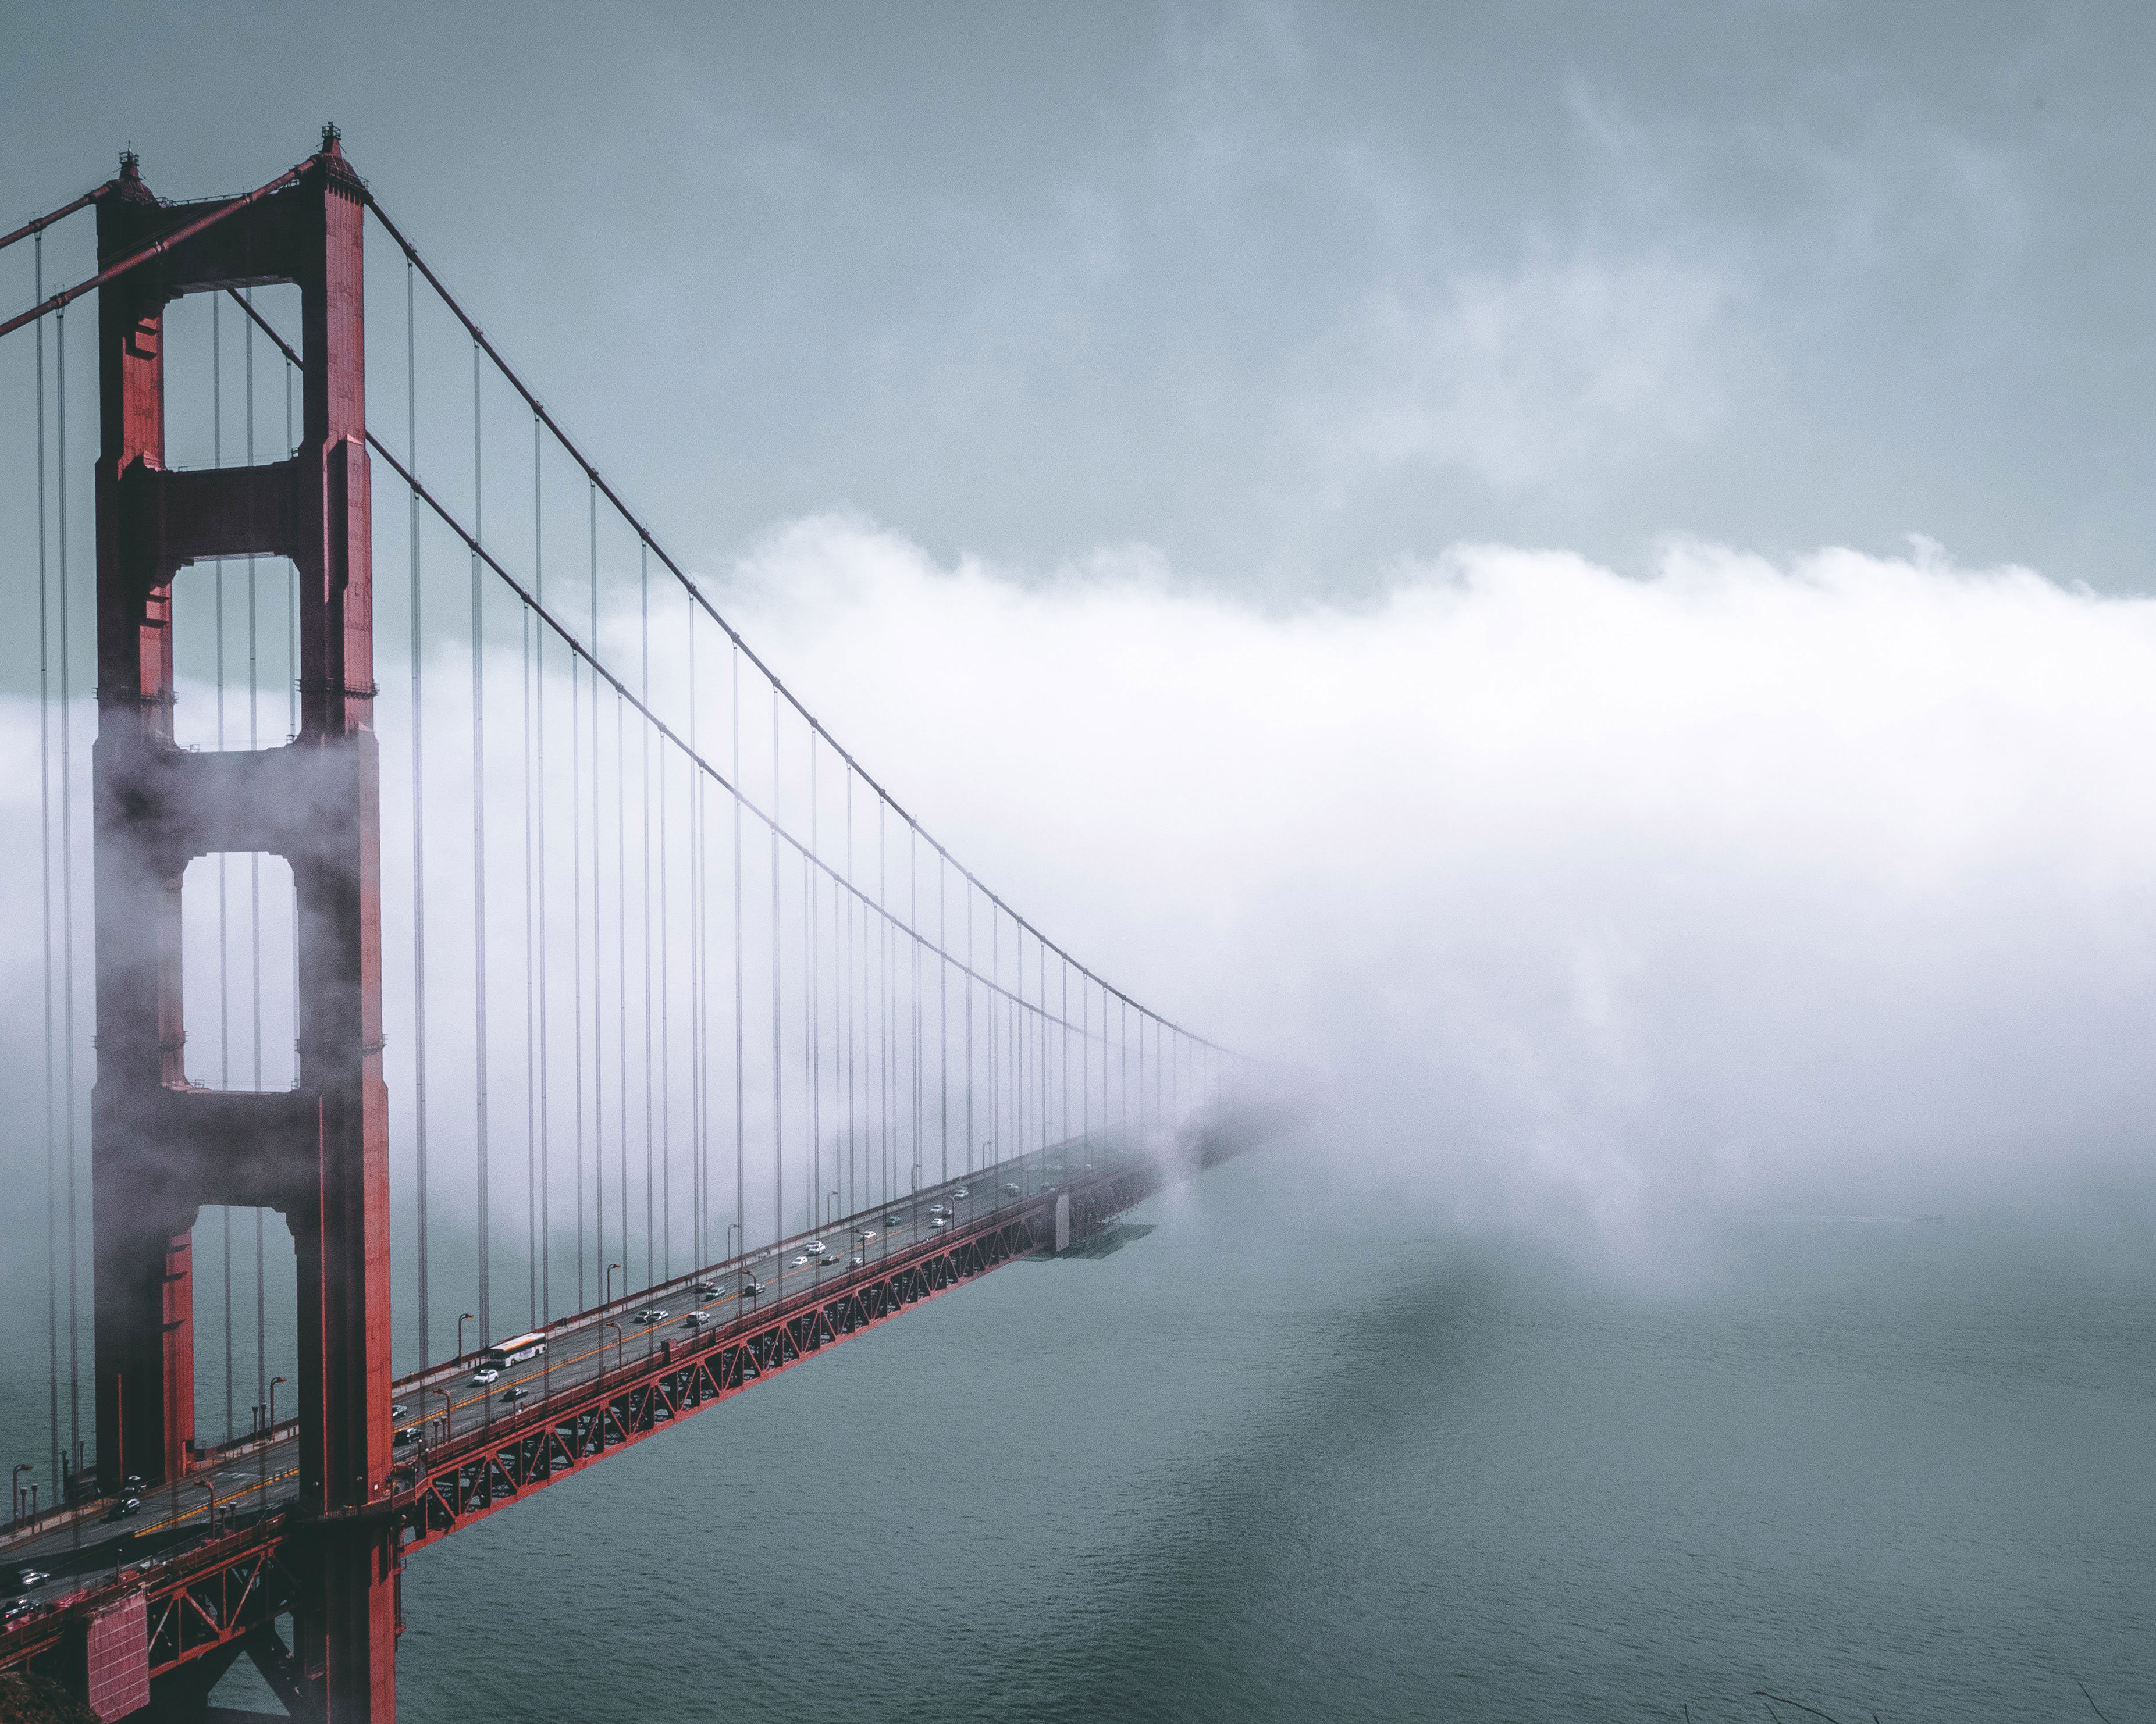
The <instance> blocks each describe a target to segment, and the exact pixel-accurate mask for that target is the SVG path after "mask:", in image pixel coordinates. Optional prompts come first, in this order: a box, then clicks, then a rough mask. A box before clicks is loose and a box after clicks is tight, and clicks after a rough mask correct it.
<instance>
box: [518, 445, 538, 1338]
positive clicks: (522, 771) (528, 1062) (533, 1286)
mask: <svg viewBox="0 0 2156 1724" xmlns="http://www.w3.org/2000/svg"><path fill="white" fill-rule="evenodd" d="M533 429H534V430H535V431H536V429H537V423H536V420H535V421H534V423H533ZM516 623H517V632H518V635H519V639H518V642H517V644H518V647H519V648H520V649H521V653H520V659H521V662H520V664H519V669H520V670H521V673H522V684H521V700H522V702H523V711H522V712H521V714H520V716H521V719H522V722H521V724H519V725H518V726H517V731H518V733H519V734H518V741H519V749H518V757H517V766H518V768H519V772H518V777H519V778H520V779H521V786H520V788H521V790H522V791H523V799H524V1274H525V1282H526V1294H525V1296H526V1306H527V1309H528V1310H529V1312H530V1317H529V1320H528V1321H527V1323H526V1327H528V1328H532V1329H536V1328H537V1327H538V1326H539V1001H538V983H539V966H538V953H537V952H536V950H535V949H534V947H533V922H532V911H533V908H534V906H533V904H532V901H531V899H532V892H531V865H532V861H533V857H532V854H531V728H532V717H531V606H529V605H519V606H518V607H517V615H516Z"/></svg>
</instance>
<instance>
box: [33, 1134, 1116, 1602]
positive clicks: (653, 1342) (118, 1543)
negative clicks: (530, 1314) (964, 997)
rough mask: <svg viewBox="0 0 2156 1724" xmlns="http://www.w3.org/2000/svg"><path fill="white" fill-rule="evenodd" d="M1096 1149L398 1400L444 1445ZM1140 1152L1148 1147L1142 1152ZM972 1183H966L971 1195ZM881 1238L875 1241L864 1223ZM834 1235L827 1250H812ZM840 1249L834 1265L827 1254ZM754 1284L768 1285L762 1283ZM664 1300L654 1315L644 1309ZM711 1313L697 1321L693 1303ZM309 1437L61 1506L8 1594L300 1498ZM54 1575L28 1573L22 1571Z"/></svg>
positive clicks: (562, 1326)
mask: <svg viewBox="0 0 2156 1724" xmlns="http://www.w3.org/2000/svg"><path fill="white" fill-rule="evenodd" d="M1092 1158H1097V1159H1098V1160H1099V1161H1100V1162H1101V1165H1102V1166H1103V1167H1105V1166H1106V1165H1107V1164H1108V1163H1109V1162H1111V1161H1113V1160H1117V1159H1121V1158H1122V1157H1118V1156H1117V1155H1116V1153H1115V1152H1111V1151H1110V1150H1108V1149H1106V1148H1105V1147H1102V1146H1100V1145H1097V1144H1096V1145H1094V1146H1092V1147H1090V1148H1089V1147H1087V1146H1086V1145H1085V1144H1083V1143H1081V1142H1073V1143H1069V1144H1062V1145H1056V1146H1053V1147H1051V1148H1050V1150H1049V1151H1048V1152H1046V1153H1045V1155H1034V1156H1031V1157H1027V1158H1026V1159H1025V1160H1024V1162H1022V1163H1021V1162H1003V1163H998V1164H997V1165H995V1166H993V1167H989V1168H988V1169H986V1170H984V1171H983V1172H978V1173H975V1174H970V1175H962V1176H960V1177H959V1178H954V1179H951V1180H947V1181H945V1182H943V1183H941V1184H937V1185H933V1186H927V1187H923V1188H921V1189H920V1190H918V1191H916V1192H911V1193H906V1194H905V1195H904V1196H902V1197H901V1198H898V1199H897V1200H896V1201H895V1202H893V1203H886V1204H880V1205H878V1206H877V1207H876V1208H873V1209H866V1210H862V1211H860V1212H858V1213H855V1214H853V1215H850V1216H846V1217H844V1218H842V1219H839V1220H838V1221H836V1222H834V1223H833V1224H831V1226H830V1227H829V1229H827V1230H825V1231H824V1232H822V1233H820V1234H819V1233H814V1232H806V1233H800V1234H793V1236H791V1237H790V1238H788V1239H782V1240H779V1241H778V1242H777V1243H775V1244H769V1245H766V1246H763V1247H762V1248H760V1249H757V1250H756V1251H754V1252H752V1253H749V1254H747V1255H744V1256H738V1257H733V1258H729V1259H726V1260H724V1261H722V1262H721V1263H718V1264H715V1265H709V1266H707V1267H706V1268H704V1269H701V1270H694V1271H691V1272H689V1273H686V1274H684V1275H678V1276H675V1277H674V1278H673V1279H671V1280H666V1281H664V1282H661V1283H660V1285H657V1286H654V1287H647V1288H644V1289H642V1290H639V1291H636V1292H634V1293H630V1294H624V1296H622V1297H620V1298H619V1299H616V1300H613V1301H610V1302H609V1303H607V1304H604V1305H601V1306H594V1307H593V1308H592V1309H591V1310H588V1311H580V1312H578V1313H577V1314H576V1315H574V1316H569V1317H564V1318H561V1319H557V1321H555V1322H553V1323H552V1324H550V1325H548V1326H547V1351H546V1352H545V1354H544V1355H543V1356H542V1357H539V1358H536V1359H532V1360H529V1361H526V1362H524V1363H521V1364H516V1365H511V1366H507V1367H503V1368H502V1369H501V1370H500V1373H499V1374H498V1375H497V1376H495V1378H494V1379H493V1380H492V1381H481V1380H480V1363H481V1359H482V1357H483V1354H484V1352H485V1349H483V1348H482V1349H480V1350H479V1351H478V1352H474V1353H471V1354H466V1355H465V1356H463V1357H459V1358H458V1359H454V1360H450V1361H447V1362H443V1363H440V1364H437V1365H434V1366H430V1367H428V1368H426V1369H424V1370H423V1371H418V1372H415V1373H413V1374H412V1375H410V1376H408V1377H405V1378H399V1379H398V1382H397V1383H396V1385H395V1387H394V1389H393V1395H392V1402H393V1405H394V1406H396V1407H398V1408H401V1409H403V1410H402V1411H401V1412H400V1413H399V1414H398V1415H397V1417H396V1419H395V1424H396V1426H397V1428H398V1429H399V1430H405V1429H418V1430H419V1431H421V1432H422V1433H423V1441H424V1444H425V1446H426V1447H427V1448H429V1449H441V1448H443V1447H445V1446H447V1445H449V1444H452V1443H454V1442H455V1441H456V1440H458V1439H461V1438H465V1437H469V1436H470V1435H471V1434H473V1433H474V1432H475V1431H478V1430H480V1429H484V1428H485V1427H487V1426H489V1425H490V1424H495V1423H496V1422H497V1421H504V1420H506V1419H511V1418H514V1417H516V1416H519V1415H521V1414H526V1413H528V1412H530V1411H531V1410H532V1409H533V1408H536V1407H539V1406H543V1405H544V1404H545V1403H546V1402H547V1400H548V1399H549V1398H552V1397H554V1396H558V1395H565V1394H567V1393H572V1392H573V1391H575V1390H577V1389H579V1388H583V1387H585V1386H587V1385H588V1384H589V1383H591V1382H592V1380H593V1378H595V1377H597V1376H598V1374H599V1370H600V1359H601V1357H602V1354H603V1356H604V1358H605V1364H606V1368H607V1369H608V1370H609V1371H615V1370H619V1368H620V1367H621V1366H622V1365H623V1364H624V1363H632V1362H639V1361H640V1360H642V1359H644V1358H649V1357H653V1356H654V1355H656V1354H657V1352H658V1351H659V1348H660V1343H661V1342H664V1341H667V1340H672V1339H683V1338H687V1337H691V1336H694V1335H696V1334H698V1333H700V1332H704V1333H708V1332H711V1331H712V1330H714V1329H716V1330H720V1331H723V1330H724V1329H726V1328H727V1327H729V1326H738V1325H742V1324H745V1323H748V1322H752V1321H753V1320H754V1319H755V1318H756V1317H757V1316H758V1314H759V1313H762V1312H768V1311H775V1310H776V1309H777V1308H778V1305H779V1303H780V1301H783V1300H784V1299H786V1298H788V1297H789V1296H797V1295H798V1294H799V1293H800V1292H802V1291H803V1289H804V1287H806V1288H809V1289H814V1288H818V1287H820V1286H822V1285H824V1283H825V1282H826V1281H827V1280H829V1281H836V1280H841V1279H843V1278H844V1277H845V1276H847V1275H850V1274H852V1273H853V1272H854V1270H853V1268H852V1265H851V1260H852V1259H853V1258H854V1257H855V1256H856V1255H859V1256H862V1257H865V1260H866V1266H868V1267H870V1268H873V1267H874V1265H875V1263H876V1262H877V1261H878V1260H880V1259H881V1258H884V1257H885V1256H888V1255H897V1254H900V1253H902V1252H904V1251H906V1249H910V1248H911V1247H913V1246H915V1245H917V1244H921V1242H922V1241H923V1240H925V1239H927V1238H929V1237H930V1236H931V1235H932V1234H940V1233H942V1232H943V1231H944V1230H945V1227H944V1226H939V1225H938V1224H937V1217H936V1215H935V1213H933V1212H934V1211H935V1210H936V1209H937V1207H938V1206H941V1208H942V1210H943V1212H944V1213H945V1214H946V1215H947V1217H948V1222H947V1225H952V1226H956V1227H957V1228H959V1229H964V1228H966V1227H968V1226H969V1225H971V1224H974V1223H977V1222H981V1221H987V1220H988V1219H991V1218H993V1215H994V1214H995V1213H996V1212H997V1211H998V1210H1000V1209H1004V1208H1017V1207H1022V1206H1024V1205H1025V1204H1027V1203H1033V1202H1036V1201H1038V1200H1039V1198H1040V1197H1041V1196H1043V1195H1045V1194H1046V1193H1050V1192H1053V1191H1054V1190H1055V1188H1057V1187H1058V1186H1060V1185H1061V1184H1063V1183H1065V1182H1066V1181H1067V1180H1068V1179H1069V1178H1070V1177H1071V1176H1072V1175H1074V1174H1079V1173H1083V1172H1086V1171H1088V1170H1089V1169H1091V1168H1092V1167H1093V1166H1094V1160H1093V1159H1092ZM1133 1159H1135V1158H1133ZM961 1193H963V1195H961ZM863 1234H867V1235H869V1237H867V1238H866V1239H864V1238H863V1237H862V1235H863ZM818 1244H821V1246H822V1247H823V1248H824V1249H821V1250H816V1249H812V1248H813V1247H814V1246H816V1245H818ZM827 1257H828V1258H831V1259H834V1261H833V1262H830V1263H829V1264H826V1263H825V1262H824V1261H823V1259H824V1258H827ZM700 1288H701V1289H702V1290H700ZM752 1288H754V1289H756V1290H755V1291H751V1289H752ZM649 1311H664V1312H665V1316H662V1317H659V1318H657V1319H655V1320H653V1321H639V1317H640V1316H641V1315H642V1314H644V1313H646V1312H649ZM691 1312H696V1313H700V1314H701V1315H702V1316H704V1318H705V1319H706V1321H705V1322H703V1323H692V1322H691V1321H690V1313H691ZM299 1449H300V1445H299V1437H298V1433H297V1429H296V1428H295V1426H294V1425H293V1424H291V1423H290V1422H289V1421H288V1422H287V1423H286V1424H284V1425H283V1426H280V1428H279V1429H277V1430H275V1431H274V1432H272V1433H271V1434H270V1436H269V1439H267V1440H263V1439H255V1440H254V1441H252V1442H249V1443H247V1444H242V1445H240V1446H239V1447H238V1448H237V1449H226V1450H223V1451H220V1452H218V1453H216V1454H215V1455H213V1457H212V1458H211V1459H210V1460H208V1461H207V1462H205V1463H204V1464H203V1465H200V1466H198V1468H197V1469H196V1470H194V1471H193V1472H191V1473H189V1474H188V1475H187V1476H186V1477H185V1478H183V1479H182V1480H180V1481H179V1482H178V1483H177V1484H176V1485H171V1484H168V1485H158V1486H157V1487H155V1488H154V1489H152V1490H150V1491H146V1492H145V1493H143V1495H142V1496H141V1507H140V1509H139V1510H138V1511H136V1513H135V1514H133V1515H132V1516H128V1517H126V1518H125V1519H121V1520H117V1521H115V1520H111V1519H109V1518H108V1517H107V1516H108V1515H109V1513H110V1508H111V1504H110V1501H106V1502H103V1503H98V1504H92V1505H89V1506H86V1507H85V1509H84V1510H82V1511H80V1512H78V1514H77V1515H76V1516H74V1517H73V1518H72V1519H71V1520H69V1521H68V1522H67V1523H66V1524H63V1525H56V1524H54V1517H51V1516H48V1517H47V1521H46V1524H45V1526H44V1527H43V1528H42V1529H40V1530H38V1531H36V1532H28V1533H22V1532H18V1533H13V1534H10V1535H8V1536H7V1537H5V1538H0V1600H10V1599H13V1598H18V1597H20V1596H24V1595H27V1596H28V1597H30V1598H33V1599H35V1600H36V1601H37V1602H38V1603H41V1604H54V1603H59V1602H62V1601H64V1600H65V1599H67V1598H69V1596H70V1595H71V1594H74V1593H78V1592H80V1591H82V1590H83V1589H84V1588H87V1587H91V1586H95V1585H98V1584H100V1583H105V1582H109V1581H110V1580H112V1579H114V1578H115V1577H116V1576H117V1575H119V1574H120V1573H121V1571H123V1570H126V1569H137V1570H147V1569H155V1568H158V1567H161V1566H162V1565H163V1563H164V1562H167V1561H169V1560H170V1559H171V1557H172V1555H173V1554H174V1553H175V1552H178V1551H181V1550H182V1549H184V1548H186V1547H188V1546H190V1545H192V1544H194V1543H196V1542H198V1541H199V1540H201V1539H202V1538H203V1537H206V1536H207V1534H208V1530H209V1526H210V1522H209V1518H208V1517H209V1506H210V1501H211V1499H212V1497H213V1496H214V1499H215V1501H216V1505H217V1511H218V1515H219V1516H220V1517H221V1518H222V1519H223V1522H224V1527H223V1529H222V1530H229V1528H230V1526H232V1525H234V1524H237V1525H239V1526H249V1525H252V1524H254V1523H255V1522H256V1521H259V1520H260V1519H261V1518H262V1517H263V1516H264V1515H267V1514H275V1513H276V1512H278V1511H280V1510H282V1509H284V1508H285V1507H286V1506H289V1505H290V1503H291V1502H293V1501H295V1499H296V1498H297V1496H298V1495H299V1460H300V1455H299ZM418 1455H419V1449H418V1445H417V1444H399V1445H398V1446H397V1448H396V1449H395V1451H394V1458H395V1460H398V1461H400V1462H401V1461H403V1460H417V1459H418ZM25 1569H28V1570H33V1571H35V1572H36V1573H40V1574H43V1575H44V1576H45V1577H46V1578H44V1579H43V1580H41V1581H39V1582H38V1583H35V1584H34V1585H32V1586H29V1587H24V1586H23V1585H21V1584H20V1577H21V1573H22V1572H23V1570H25Z"/></svg>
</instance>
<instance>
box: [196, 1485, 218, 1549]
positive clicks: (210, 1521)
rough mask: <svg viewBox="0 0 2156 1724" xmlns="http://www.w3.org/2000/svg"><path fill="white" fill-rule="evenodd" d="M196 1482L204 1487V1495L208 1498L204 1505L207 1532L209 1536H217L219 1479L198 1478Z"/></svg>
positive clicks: (204, 1523)
mask: <svg viewBox="0 0 2156 1724" xmlns="http://www.w3.org/2000/svg"><path fill="white" fill-rule="evenodd" d="M195 1483H197V1484H198V1485H201V1486H202V1487H203V1496H205V1497H206V1498H208V1501H206V1502H204V1503H203V1528H204V1530H205V1533H206V1535H207V1536H208V1537H211V1538H214V1537H217V1481H216V1480H214V1479H197V1480H195Z"/></svg>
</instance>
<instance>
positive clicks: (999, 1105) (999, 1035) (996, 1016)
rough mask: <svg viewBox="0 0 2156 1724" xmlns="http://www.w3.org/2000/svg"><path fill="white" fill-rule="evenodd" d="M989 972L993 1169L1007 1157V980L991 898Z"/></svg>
mask: <svg viewBox="0 0 2156 1724" xmlns="http://www.w3.org/2000/svg"><path fill="white" fill-rule="evenodd" d="M988 975H989V977H991V978H992V979H993V982H994V983H995V987H994V988H992V989H990V991H989V993H988V1130H989V1131H991V1132H993V1134H994V1135H993V1137H991V1138H990V1139H989V1140H988V1143H987V1144H986V1145H984V1146H983V1151H984V1152H985V1151H986V1150H987V1149H989V1148H993V1150H994V1152H995V1153H994V1154H993V1155H992V1156H989V1157H988V1168H989V1169H990V1170H991V1171H993V1169H994V1168H996V1167H998V1166H1000V1165H1001V1164H1002V1162H1003V1158H1004V1123H1003V1101H1004V1095H1003V1090H1004V1086H1003V1065H1002V1060H1003V1052H1002V1044H1003V1017H1004V1012H1003V1001H1002V999H1001V998H999V997H998V993H999V990H1000V989H1001V988H1002V987H1003V980H1004V916H1003V911H1000V910H998V908H997V907H996V900H994V899H993V898H991V899H989V900H988ZM1003 1200H1004V1199H1003V1191H1002V1188H1001V1186H1000V1184H998V1189H997V1192H996V1202H997V1203H999V1204H1000V1203H1002V1202H1003Z"/></svg>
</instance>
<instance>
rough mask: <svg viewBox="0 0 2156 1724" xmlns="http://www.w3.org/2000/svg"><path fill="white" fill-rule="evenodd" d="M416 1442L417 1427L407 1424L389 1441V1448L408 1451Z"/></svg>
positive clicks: (417, 1435)
mask: <svg viewBox="0 0 2156 1724" xmlns="http://www.w3.org/2000/svg"><path fill="white" fill-rule="evenodd" d="M418 1440H419V1427H418V1425H416V1424H408V1425H406V1426H405V1427H404V1429H402V1430H400V1431H398V1433H397V1434H396V1435H395V1436H393V1437H392V1438H391V1439H389V1446H390V1447H391V1448H393V1449H408V1448H410V1447H411V1446H412V1444H414V1443H416V1442H418Z"/></svg>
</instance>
